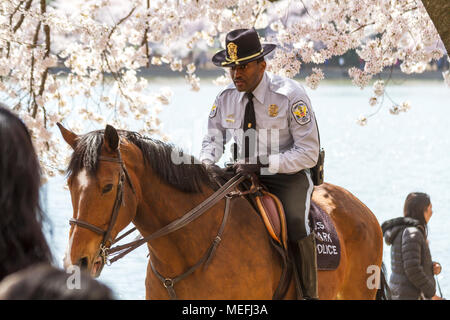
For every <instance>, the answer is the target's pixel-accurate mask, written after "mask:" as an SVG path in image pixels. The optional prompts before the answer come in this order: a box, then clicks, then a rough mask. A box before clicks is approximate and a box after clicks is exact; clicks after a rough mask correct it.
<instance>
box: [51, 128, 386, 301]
mask: <svg viewBox="0 0 450 320" xmlns="http://www.w3.org/2000/svg"><path fill="white" fill-rule="evenodd" d="M58 125H59V128H60V130H61V133H62V135H63V137H64V140H65V141H66V142H67V143H68V144H69V145H70V146H71V147H72V148H73V149H74V152H73V155H72V158H71V161H70V164H69V168H68V176H69V177H68V185H69V189H70V193H71V197H72V205H73V220H72V222H73V223H72V227H71V229H70V234H69V248H68V251H67V252H66V256H65V265H66V266H67V265H70V264H74V265H80V266H82V267H84V268H86V269H87V270H89V271H90V272H91V274H93V275H95V276H98V275H99V274H100V272H101V270H102V268H103V265H104V263H105V261H104V259H103V258H102V255H101V253H102V251H104V250H105V249H104V248H108V247H109V246H110V245H111V242H112V240H113V239H115V238H116V237H117V235H118V234H119V232H120V231H121V230H123V229H124V228H125V227H126V226H127V225H128V224H130V223H133V224H134V225H135V226H136V228H137V229H138V230H139V232H140V233H141V234H142V236H144V237H146V236H148V235H150V234H152V233H154V232H155V231H157V230H159V229H160V228H162V227H164V226H166V225H167V224H169V223H171V222H173V221H175V220H176V219H179V218H180V217H182V216H183V215H184V214H185V213H186V212H188V211H189V210H191V209H192V208H194V207H196V206H197V205H199V204H200V203H202V202H203V201H204V200H205V199H206V198H207V197H209V196H211V195H212V194H213V193H214V188H213V186H212V185H211V180H210V179H209V177H208V174H207V172H206V170H205V168H204V167H203V166H202V165H199V164H194V163H195V161H194V160H195V159H194V158H193V157H190V160H192V162H190V163H183V164H175V163H174V161H173V159H174V157H173V155H174V154H178V151H177V150H176V149H175V148H174V147H173V146H171V145H168V144H165V143H163V142H161V141H158V140H154V139H150V138H145V137H142V136H140V135H139V134H137V133H133V132H128V131H116V130H115V129H114V128H113V127H111V126H107V127H106V129H105V130H100V131H94V132H90V133H88V134H85V135H82V136H78V135H76V134H75V133H73V132H71V131H69V130H67V129H65V128H64V127H63V126H61V125H60V124H58ZM216 189H217V188H216ZM119 192H120V195H119ZM118 199H120V201H118ZM313 200H314V201H315V202H316V203H318V204H319V205H320V206H321V208H323V209H324V210H325V211H326V212H327V213H328V214H329V215H330V217H331V218H332V220H333V222H334V224H335V226H336V230H337V233H338V236H339V239H340V243H341V260H340V264H339V266H338V268H337V269H335V270H332V271H319V273H318V281H319V297H320V298H321V299H374V298H375V295H376V293H377V290H376V288H375V289H374V288H373V287H371V286H368V278H369V276H370V274H369V273H368V271H367V270H368V267H369V266H376V267H380V268H381V264H382V250H383V242H382V232H381V228H380V226H379V224H378V222H377V219H376V218H375V216H374V215H373V214H372V212H371V211H370V210H369V209H368V208H367V207H366V206H365V205H364V204H363V203H362V202H361V201H359V200H358V199H357V198H356V197H355V196H353V195H352V194H351V193H350V192H348V191H346V190H345V189H343V188H341V187H338V186H334V185H332V184H328V183H324V184H323V185H321V186H319V187H316V188H315V190H314V193H313ZM225 205H226V203H225V200H221V201H219V202H218V203H216V204H215V205H214V206H212V207H211V208H210V209H208V210H207V211H206V212H205V213H204V214H203V215H201V216H200V217H198V218H197V219H196V220H194V221H192V222H190V223H188V224H187V225H185V226H183V228H180V229H179V230H176V231H174V232H171V233H169V234H166V235H164V236H162V237H159V238H156V239H154V240H151V241H148V242H147V246H148V250H149V253H150V259H149V265H148V268H147V278H146V298H147V299H168V298H169V291H168V290H167V287H169V289H170V288H172V289H174V291H175V292H176V295H177V297H178V298H180V299H272V296H273V293H274V291H275V290H276V288H277V286H278V284H279V281H280V276H281V274H282V264H281V262H280V261H281V259H280V256H279V255H278V253H277V252H276V250H275V249H274V247H273V246H272V245H271V243H270V241H269V236H268V233H267V231H266V229H265V226H264V224H263V222H262V220H261V218H260V217H259V215H258V214H257V213H256V211H255V210H254V209H253V207H252V206H251V205H250V204H249V202H248V201H247V200H245V199H243V198H236V199H235V200H233V201H232V209H231V210H230V211H229V217H228V220H227V223H226V224H225V225H224V229H223V233H222V234H221V237H220V239H219V240H221V241H220V245H218V246H217V247H216V250H215V252H214V254H213V255H212V259H211V260H210V261H208V262H209V263H208V266H207V267H206V268H205V267H204V264H203V263H202V261H201V258H202V257H204V256H205V252H207V250H208V248H210V245H211V243H213V242H214V239H216V236H217V233H218V229H219V228H220V226H221V225H222V219H223V217H224V210H225ZM112 219H113V220H112ZM111 221H113V223H111ZM112 224H113V225H112ZM107 230H109V232H107ZM105 233H109V234H108V237H105ZM100 248H102V249H100ZM199 260H200V263H199ZM196 264H203V266H200V267H199V268H197V269H195V271H193V272H192V273H190V274H188V275H186V276H185V277H184V278H183V279H182V280H180V281H178V282H176V284H174V282H172V281H171V279H174V278H176V277H177V276H178V275H180V274H183V273H185V272H186V270H189V268H191V267H192V266H194V265H196ZM154 270H155V271H156V273H155V271H154ZM164 279H166V280H167V281H168V282H167V281H164ZM161 280H162V281H161ZM173 284H174V285H173ZM172 285H173V286H172ZM285 298H286V299H295V298H296V294H295V287H294V281H291V283H290V285H289V287H288V290H287V293H286V295H285Z"/></svg>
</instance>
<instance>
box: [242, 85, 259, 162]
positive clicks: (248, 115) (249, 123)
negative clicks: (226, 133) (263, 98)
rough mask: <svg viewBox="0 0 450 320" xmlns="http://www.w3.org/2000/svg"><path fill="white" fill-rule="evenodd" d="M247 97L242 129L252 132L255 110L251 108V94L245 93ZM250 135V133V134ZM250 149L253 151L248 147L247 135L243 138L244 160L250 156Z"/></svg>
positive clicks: (254, 124) (254, 128) (254, 122)
mask: <svg viewBox="0 0 450 320" xmlns="http://www.w3.org/2000/svg"><path fill="white" fill-rule="evenodd" d="M245 95H246V96H247V99H248V102H247V105H246V106H245V114H244V125H243V129H244V132H245V131H247V130H248V129H250V128H252V129H253V130H256V116H255V108H254V106H253V93H251V92H247V93H246V94H245ZM250 133H251V132H250ZM250 149H253V148H251V147H250V139H249V136H248V134H247V135H245V137H244V150H243V151H244V158H249V157H250V156H251V153H253V152H250Z"/></svg>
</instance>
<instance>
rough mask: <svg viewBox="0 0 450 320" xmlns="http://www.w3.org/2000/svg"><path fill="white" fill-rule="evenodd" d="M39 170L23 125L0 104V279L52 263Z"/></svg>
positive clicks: (29, 138) (27, 133) (26, 130)
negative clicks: (33, 266) (45, 229)
mask: <svg viewBox="0 0 450 320" xmlns="http://www.w3.org/2000/svg"><path fill="white" fill-rule="evenodd" d="M40 183H41V171H40V167H39V161H38V158H37V155H36V152H35V150H34V147H33V144H32V142H31V137H30V134H29V132H28V129H27V127H26V126H25V124H24V123H23V122H22V121H21V120H20V119H19V118H18V117H17V116H16V115H14V114H13V113H12V112H11V111H9V109H8V108H7V107H6V106H5V105H3V104H2V103H0V281H1V280H2V279H3V278H4V277H6V276H7V275H9V274H11V273H14V272H16V271H19V270H21V269H24V268H26V267H28V266H30V265H33V264H35V263H43V262H45V263H48V264H50V263H52V260H53V258H52V254H51V251H50V248H49V246H48V244H47V240H46V238H45V235H44V232H43V230H42V228H43V222H44V220H45V215H44V213H43V212H42V210H41V208H40V205H39V186H40Z"/></svg>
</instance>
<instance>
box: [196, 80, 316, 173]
mask: <svg viewBox="0 0 450 320" xmlns="http://www.w3.org/2000/svg"><path fill="white" fill-rule="evenodd" d="M253 95H254V98H253V104H254V108H255V115H256V129H257V132H258V143H259V148H258V149H259V150H258V155H264V154H266V155H268V161H269V168H268V170H269V172H271V173H295V172H298V171H300V170H303V169H307V168H312V167H314V166H315V165H316V162H317V159H318V155H319V139H318V131H317V126H316V121H315V118H314V117H315V116H314V112H313V109H312V107H311V102H310V100H309V98H308V96H307V94H306V92H305V90H304V89H303V87H302V86H301V85H300V84H298V83H297V82H295V81H294V80H291V79H288V78H284V77H280V76H276V75H273V74H270V73H267V72H265V73H264V76H263V78H262V80H261V82H260V83H259V84H258V86H257V87H256V89H255V90H254V91H253ZM247 102H248V99H247V97H246V96H245V92H239V91H237V89H236V87H235V86H234V84H230V85H229V86H228V87H226V88H225V89H224V90H222V91H221V92H220V93H219V95H218V96H217V98H216V100H215V102H214V105H213V107H212V109H211V112H210V115H209V120H208V133H207V134H206V136H205V137H204V139H203V143H202V150H201V152H200V160H201V161H204V160H206V159H208V160H210V161H212V162H217V161H218V160H219V159H220V157H221V156H222V153H223V148H224V145H225V143H227V142H228V141H229V140H230V138H231V137H233V138H234V140H235V141H236V143H237V144H238V146H239V147H240V150H242V148H241V147H242V141H243V130H242V125H243V119H244V113H245V106H246V104H247ZM222 137H223V138H222Z"/></svg>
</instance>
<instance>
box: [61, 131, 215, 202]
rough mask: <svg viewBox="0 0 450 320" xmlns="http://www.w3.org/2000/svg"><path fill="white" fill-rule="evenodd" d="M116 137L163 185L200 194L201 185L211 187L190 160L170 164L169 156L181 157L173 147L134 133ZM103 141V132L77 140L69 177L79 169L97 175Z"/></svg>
mask: <svg viewBox="0 0 450 320" xmlns="http://www.w3.org/2000/svg"><path fill="white" fill-rule="evenodd" d="M117 133H118V134H119V136H120V137H122V138H125V139H126V140H128V141H130V142H131V143H133V144H134V145H136V146H137V147H138V148H139V149H140V150H141V152H142V155H143V157H144V162H145V165H150V166H151V167H152V169H153V171H154V172H155V174H156V175H158V177H159V178H160V179H161V180H162V181H163V182H166V183H167V184H169V185H171V186H173V187H175V188H177V189H179V190H182V191H184V192H192V193H194V192H201V191H202V188H201V185H202V184H206V185H209V186H211V187H214V185H213V184H212V182H211V180H210V178H209V176H208V174H207V171H206V169H205V167H204V166H203V165H201V164H199V163H200V162H199V161H198V160H197V159H195V158H194V157H193V156H183V159H189V160H190V161H189V162H188V163H182V164H175V163H173V161H172V156H171V155H172V152H177V154H180V153H182V150H179V149H177V148H176V147H175V146H174V145H172V144H167V143H165V142H162V141H160V140H156V139H153V138H148V137H144V136H141V135H140V134H139V133H137V132H131V131H125V130H117ZM103 137H104V130H97V131H92V132H89V133H87V134H85V135H82V136H80V137H79V139H78V141H77V145H76V148H75V150H74V152H73V154H72V158H71V159H70V163H69V166H68V168H67V175H68V176H69V177H73V176H75V175H77V174H78V173H79V172H80V170H81V169H86V170H87V172H88V173H89V174H95V173H96V172H97V168H98V162H99V161H98V156H99V155H100V152H101V147H102V145H103V140H104V138H103Z"/></svg>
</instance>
